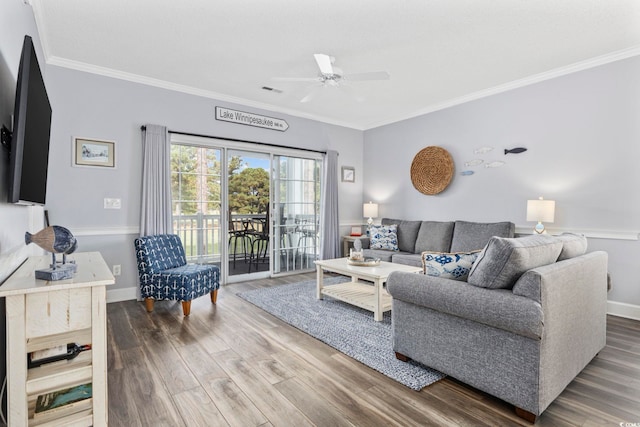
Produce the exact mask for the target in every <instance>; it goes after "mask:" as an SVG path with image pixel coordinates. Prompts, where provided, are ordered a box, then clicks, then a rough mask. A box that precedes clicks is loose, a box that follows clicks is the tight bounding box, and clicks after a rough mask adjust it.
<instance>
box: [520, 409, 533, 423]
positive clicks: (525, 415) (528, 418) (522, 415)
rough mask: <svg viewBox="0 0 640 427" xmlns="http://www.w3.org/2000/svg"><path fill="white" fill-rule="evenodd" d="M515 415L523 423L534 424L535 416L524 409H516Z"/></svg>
mask: <svg viewBox="0 0 640 427" xmlns="http://www.w3.org/2000/svg"><path fill="white" fill-rule="evenodd" d="M516 415H517V416H519V417H520V418H522V419H523V420H525V421H529V422H530V423H531V424H534V423H535V422H536V414H533V413H531V412H529V411H525V410H524V409H521V408H518V407H516Z"/></svg>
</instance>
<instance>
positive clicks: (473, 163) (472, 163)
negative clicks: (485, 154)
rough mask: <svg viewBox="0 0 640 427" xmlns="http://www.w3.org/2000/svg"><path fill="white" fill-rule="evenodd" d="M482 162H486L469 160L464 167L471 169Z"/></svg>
mask: <svg viewBox="0 0 640 427" xmlns="http://www.w3.org/2000/svg"><path fill="white" fill-rule="evenodd" d="M482 162H484V160H482V159H473V160H469V161H468V162H464V165H465V166H466V167H468V168H469V167H471V166H478V165H479V164H481V163H482Z"/></svg>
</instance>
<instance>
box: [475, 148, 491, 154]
mask: <svg viewBox="0 0 640 427" xmlns="http://www.w3.org/2000/svg"><path fill="white" fill-rule="evenodd" d="M491 150H493V147H480V148H476V149H475V150H473V154H485V153H488V152H489V151H491Z"/></svg>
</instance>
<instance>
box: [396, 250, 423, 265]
mask: <svg viewBox="0 0 640 427" xmlns="http://www.w3.org/2000/svg"><path fill="white" fill-rule="evenodd" d="M391 262H393V263H395V264H404V265H410V266H412V267H422V257H421V256H420V254H410V253H409V252H395V253H393V254H392V255H391Z"/></svg>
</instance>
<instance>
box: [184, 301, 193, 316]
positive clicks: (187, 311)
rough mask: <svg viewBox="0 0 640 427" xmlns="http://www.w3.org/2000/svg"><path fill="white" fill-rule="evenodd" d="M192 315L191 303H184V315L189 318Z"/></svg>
mask: <svg viewBox="0 0 640 427" xmlns="http://www.w3.org/2000/svg"><path fill="white" fill-rule="evenodd" d="M190 313H191V301H182V314H184V315H185V316H188V315H189V314H190Z"/></svg>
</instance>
